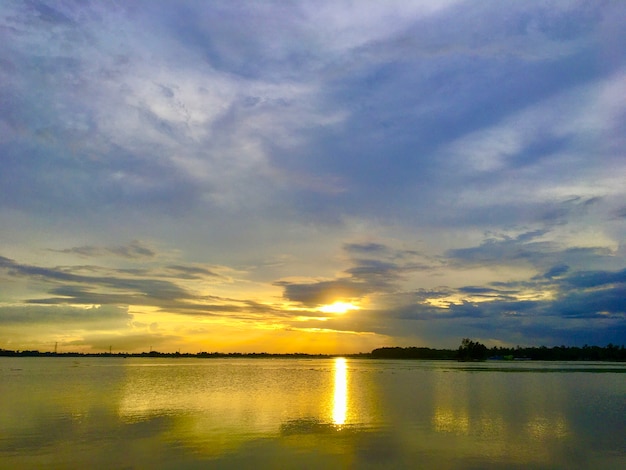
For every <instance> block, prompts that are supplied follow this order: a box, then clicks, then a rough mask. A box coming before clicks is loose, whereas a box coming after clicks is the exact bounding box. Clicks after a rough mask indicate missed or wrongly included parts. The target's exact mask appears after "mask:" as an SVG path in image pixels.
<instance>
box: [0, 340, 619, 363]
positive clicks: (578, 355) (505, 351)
mask: <svg viewBox="0 0 626 470" xmlns="http://www.w3.org/2000/svg"><path fill="white" fill-rule="evenodd" d="M0 356H5V357H122V358H124V357H162V358H207V359H208V358H327V357H336V356H339V355H335V354H306V353H290V354H273V353H266V352H260V353H237V352H234V353H221V352H199V353H180V352H174V353H165V352H158V351H150V352H141V353H123V352H118V353H111V352H102V353H80V352H59V353H56V352H40V351H36V350H34V351H33V350H26V351H11V350H8V349H0ZM342 356H344V357H351V358H363V359H428V360H460V361H482V360H539V361H626V348H625V347H624V345H621V346H617V345H614V344H611V343H609V344H608V345H606V346H604V347H601V346H588V345H585V346H582V347H578V346H554V347H551V348H548V347H546V346H539V347H536V346H531V347H520V346H516V347H515V348H505V347H499V346H494V347H492V348H488V347H487V346H485V345H484V344H481V343H479V342H477V341H472V340H471V339H469V338H463V340H462V341H461V345H460V346H459V348H458V349H432V348H426V347H415V346H413V347H407V348H402V347H397V346H396V347H383V348H378V349H374V350H373V351H372V352H370V353H359V354H344V355H342Z"/></svg>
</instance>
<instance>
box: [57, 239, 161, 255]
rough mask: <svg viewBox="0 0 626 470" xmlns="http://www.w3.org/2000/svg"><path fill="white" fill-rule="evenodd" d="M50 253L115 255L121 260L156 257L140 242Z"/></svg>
mask: <svg viewBox="0 0 626 470" xmlns="http://www.w3.org/2000/svg"><path fill="white" fill-rule="evenodd" d="M52 251H56V252H59V253H67V254H76V255H79V256H84V257H95V256H109V255H116V256H120V257H122V258H129V259H138V258H153V257H155V256H156V252H155V251H154V250H153V249H151V248H149V247H147V246H145V245H144V244H143V243H142V242H140V241H137V240H136V241H133V242H131V243H129V244H128V245H123V246H113V247H107V246H93V245H85V246H78V247H74V248H66V249H63V250H52Z"/></svg>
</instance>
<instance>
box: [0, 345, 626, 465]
mask: <svg viewBox="0 0 626 470" xmlns="http://www.w3.org/2000/svg"><path fill="white" fill-rule="evenodd" d="M0 399H1V403H0V468H3V469H31V468H32V469H35V468H36V469H73V468H76V469H84V468H90V469H94V468H96V469H144V468H146V469H185V468H190V469H195V468H197V469H204V468H211V469H213V468H215V469H221V468H223V469H231V468H232V469H242V468H255V469H264V468H276V469H304V468H307V469H317V468H320V469H321V468H323V469H334V468H338V469H352V468H354V469H359V468H365V469H367V468H372V469H375V468H393V469H401V468H425V469H430V468H433V469H515V468H519V469H532V468H534V469H559V468H562V469H576V468H580V469H587V468H588V469H617V468H626V364H616V363H581V362H575V363H565V362H500V361H494V362H482V363H459V362H451V361H409V360H404V361H403V360H397V361H395V360H368V359H343V358H322V359H246V358H242V359H231V358H225V359H196V358H180V359H176V358H172V359H164V358H145V359H141V358H127V359H124V358H106V357H102V358H81V357H78V358H76V357H74V358H71V357H57V358H54V357H50V358H34V357H33V358H28V357H26V358H4V357H3V358H0Z"/></svg>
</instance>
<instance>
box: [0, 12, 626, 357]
mask: <svg viewBox="0 0 626 470" xmlns="http://www.w3.org/2000/svg"><path fill="white" fill-rule="evenodd" d="M625 22H626V4H624V3H623V2H621V1H613V2H612V1H606V2H598V1H593V2H586V1H585V2H583V1H553V2H550V1H547V2H527V1H509V2H500V1H493V2H491V1H481V2H476V1H449V2H445V1H440V0H438V1H432V2H430V1H416V2H407V1H402V2H400V1H397V2H396V1H384V2H375V1H363V2H350V1H323V0H318V1H298V2H289V1H275V2H274V1H263V2H252V1H241V2H240V1H214V2H202V1H176V2H174V1H133V2H73V1H11V0H9V1H5V2H2V5H1V6H0V38H1V39H2V43H3V47H2V49H1V50H0V65H1V66H0V103H1V104H0V110H1V112H0V158H1V159H2V166H1V170H0V227H1V228H0V325H2V327H1V328H0V347H2V348H7V349H26V348H33V349H41V350H50V349H51V348H52V347H53V346H54V344H55V343H58V344H60V345H62V347H64V348H65V349H66V350H85V351H91V350H108V348H109V346H111V347H112V349H116V350H118V351H141V350H147V349H148V348H150V347H151V348H153V349H160V350H167V351H172V350H179V349H180V350H187V351H191V352H195V351H269V352H294V351H302V352H333V353H334V352H338V353H341V352H358V351H369V350H370V349H372V348H374V347H380V346H385V345H400V346H409V345H415V346H430V347H456V346H458V344H459V343H460V339H461V338H462V337H468V336H469V337H471V338H473V339H476V340H480V341H483V342H485V343H486V344H489V345H517V344H519V345H548V346H551V345H557V344H569V345H583V344H585V343H587V344H598V345H605V344H607V343H609V342H612V343H617V344H623V343H625V342H626V341H625V339H626V316H625V315H626V248H625V246H624V240H626V202H625V201H626V198H625V197H624V196H625V193H626V190H625V189H624V188H625V187H626V185H625V184H624V182H625V181H626V156H625V155H624V148H626V146H625V143H626V53H624V48H623V44H624V43H626V30H624V28H623V25H624V23H625ZM336 302H341V303H340V304H337V306H335V308H328V305H334V304H335V303H336ZM333 311H335V312H334V313H333Z"/></svg>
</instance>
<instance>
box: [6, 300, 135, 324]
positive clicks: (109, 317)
mask: <svg viewBox="0 0 626 470" xmlns="http://www.w3.org/2000/svg"><path fill="white" fill-rule="evenodd" d="M132 319H133V316H132V315H130V314H129V313H128V308H126V307H118V306H114V305H100V306H97V307H88V308H80V307H71V306H67V305H63V306H38V305H20V306H0V323H3V324H37V323H47V324H57V323H61V324H67V323H85V324H94V323H105V324H113V325H115V326H120V325H124V324H126V323H128V322H129V321H131V320H132Z"/></svg>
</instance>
